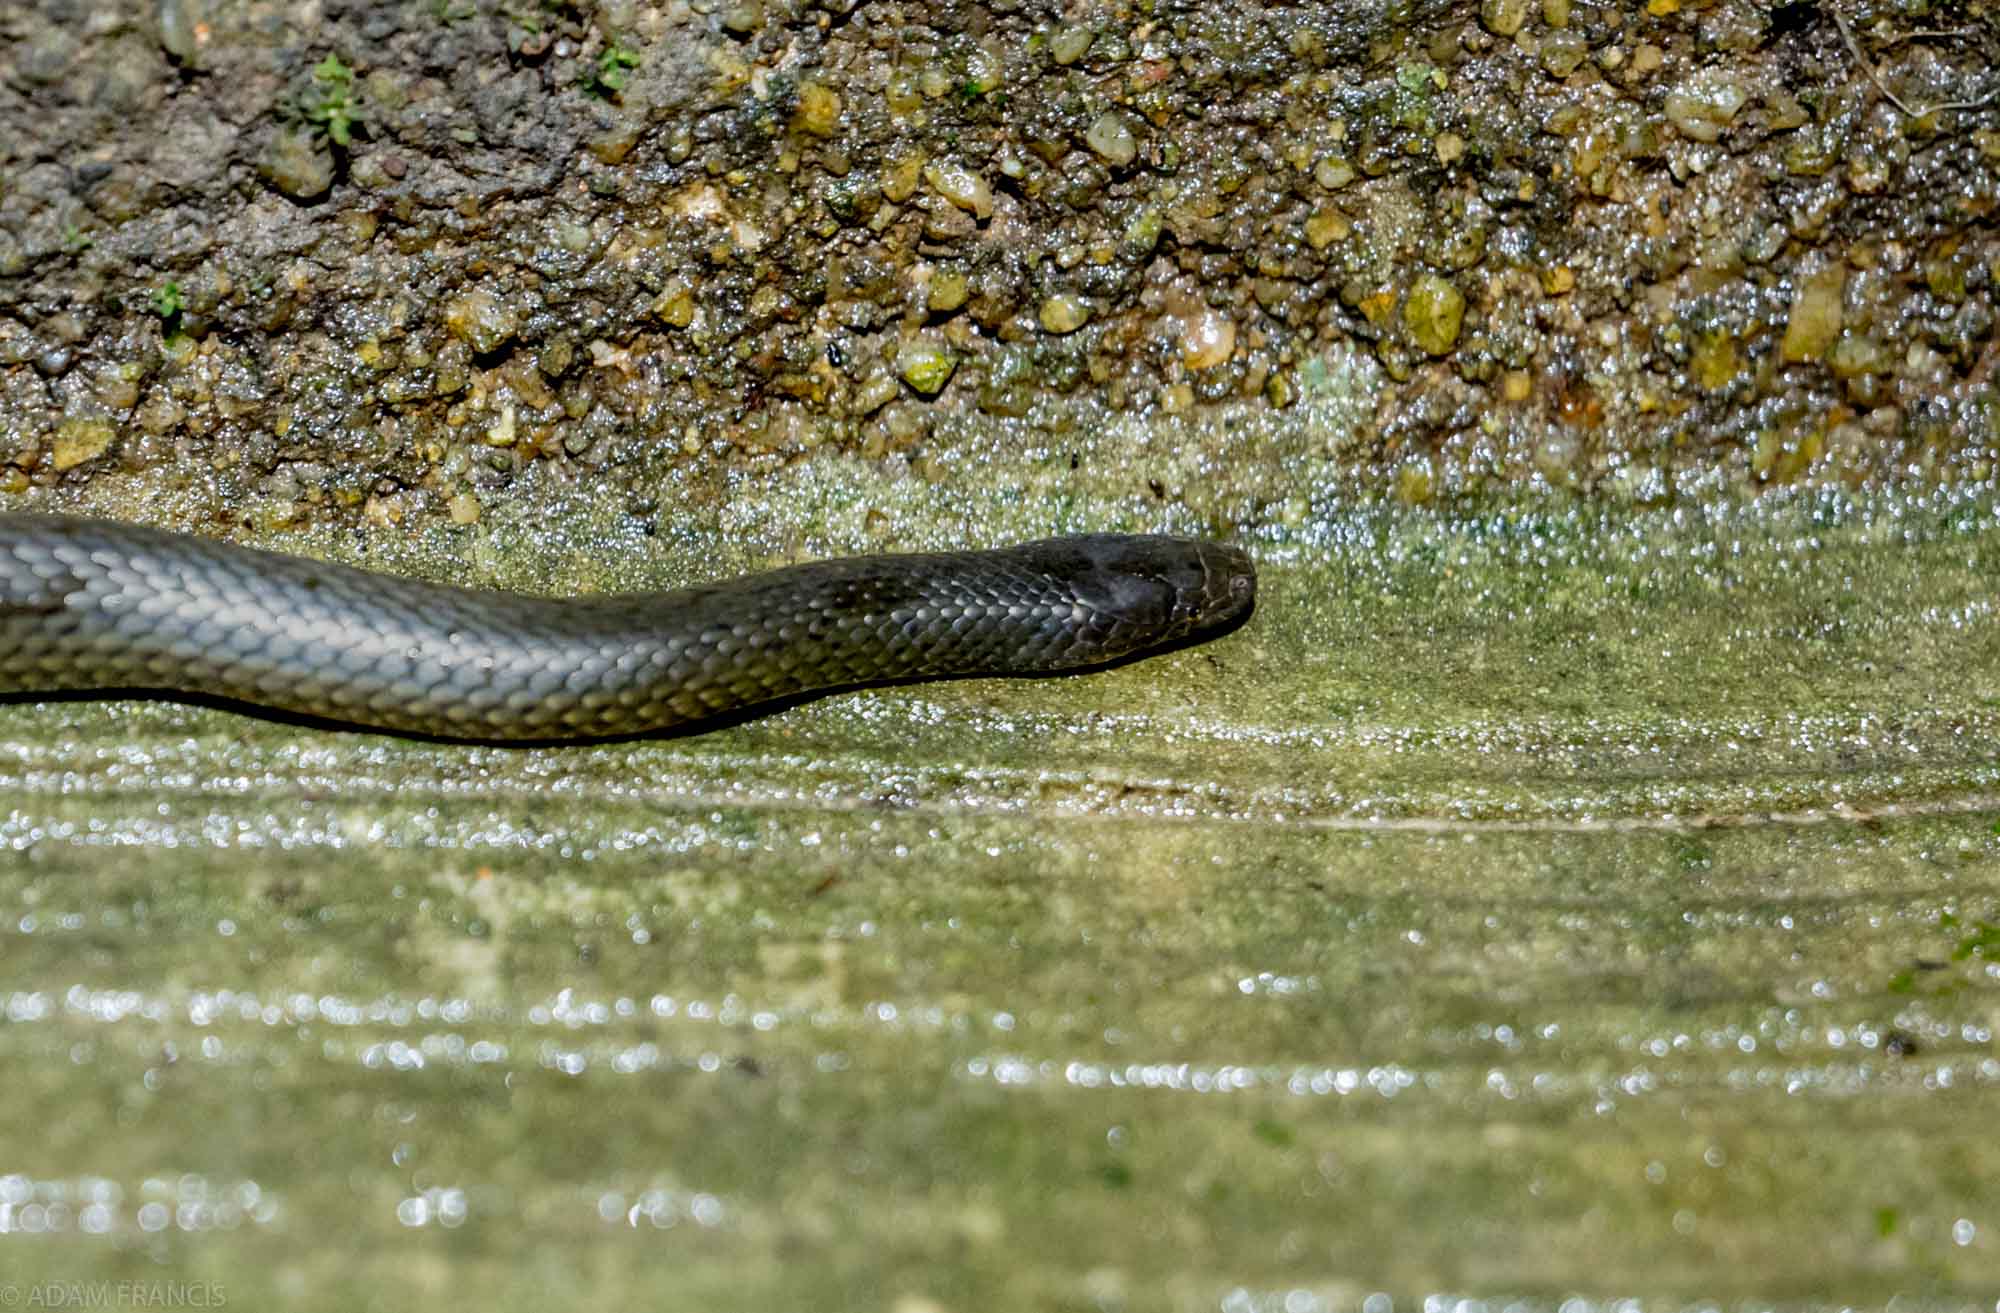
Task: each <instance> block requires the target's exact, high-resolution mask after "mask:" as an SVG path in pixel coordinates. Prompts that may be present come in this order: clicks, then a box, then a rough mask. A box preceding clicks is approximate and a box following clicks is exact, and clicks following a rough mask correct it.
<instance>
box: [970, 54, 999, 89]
mask: <svg viewBox="0 0 2000 1313" xmlns="http://www.w3.org/2000/svg"><path fill="white" fill-rule="evenodd" d="M1003 72H1004V70H1003V69H1002V67H1001V63H1000V56H998V55H996V54H994V53H993V52H992V51H991V50H988V49H987V48H986V47H984V46H980V47H979V48H978V49H976V50H974V51H973V52H972V54H971V55H969V56H968V57H967V58H966V61H965V94H966V95H968V96H984V95H987V94H988V93H990V92H994V91H998V90H999V89H1000V83H1001V80H1002V75H1003Z"/></svg>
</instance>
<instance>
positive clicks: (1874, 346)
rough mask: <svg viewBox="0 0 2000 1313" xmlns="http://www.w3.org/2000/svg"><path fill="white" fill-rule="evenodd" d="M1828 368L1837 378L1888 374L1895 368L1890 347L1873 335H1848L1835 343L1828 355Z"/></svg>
mask: <svg viewBox="0 0 2000 1313" xmlns="http://www.w3.org/2000/svg"><path fill="white" fill-rule="evenodd" d="M1826 364H1827V368H1829V369H1831V370H1832V371H1833V374H1834V377H1835V378H1841V379H1849V378H1861V377H1864V376H1866V375H1869V374H1887V373H1889V372H1890V371H1891V370H1893V369H1894V368H1895V360H1894V358H1893V357H1891V356H1890V354H1889V352H1888V349H1887V348H1885V347H1884V346H1883V345H1882V344H1881V343H1880V342H1878V341H1876V340H1875V339H1874V338H1872V337H1856V336H1852V335H1850V336H1846V337H1843V338H1841V339H1840V340H1839V341H1837V342H1835V343H1834V344H1833V347H1832V349H1831V350H1829V351H1828V352H1827V355H1826Z"/></svg>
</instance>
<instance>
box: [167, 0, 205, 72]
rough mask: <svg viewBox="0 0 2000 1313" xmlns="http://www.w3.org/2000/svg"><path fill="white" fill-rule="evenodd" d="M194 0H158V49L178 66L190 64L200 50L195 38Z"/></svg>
mask: <svg viewBox="0 0 2000 1313" xmlns="http://www.w3.org/2000/svg"><path fill="white" fill-rule="evenodd" d="M193 3H194V0H160V10H159V13H160V48H161V49H163V50H165V51H166V52H167V53H168V54H169V55H171V56H173V58H174V61H175V62H176V63H179V64H192V63H193V62H194V57H195V54H196V52H197V51H198V50H199V49H200V46H199V44H198V41H197V38H196V36H195V22H196V19H195V15H194V14H193V13H192V12H191V11H192V9H193Z"/></svg>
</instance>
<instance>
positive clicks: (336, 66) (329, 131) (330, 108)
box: [299, 55, 368, 150]
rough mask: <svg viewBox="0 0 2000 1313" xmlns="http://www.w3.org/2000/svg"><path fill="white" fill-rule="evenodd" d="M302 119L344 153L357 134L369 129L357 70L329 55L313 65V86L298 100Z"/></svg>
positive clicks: (338, 57)
mask: <svg viewBox="0 0 2000 1313" xmlns="http://www.w3.org/2000/svg"><path fill="white" fill-rule="evenodd" d="M299 116H300V117H301V118H303V119H304V120H305V121H306V122H308V123H310V124H312V125H313V126H314V127H316V128H318V129H320V130H321V131H322V132H324V133H326V135H327V138H328V139H329V140H331V141H332V142H333V144H334V145H336V146H339V147H341V148H342V149H343V150H344V149H346V147H347V146H348V145H349V144H350V143H351V142H352V141H353V140H354V130H355V129H356V128H357V127H366V126H367V122H368V111H367V108H366V107H365V106H364V105H363V104H362V97H361V93H360V92H359V91H357V90H356V89H355V86H354V70H353V69H351V68H349V67H348V66H347V65H345V64H343V63H341V62H340V56H339V55H328V56H327V57H326V58H325V59H322V60H321V61H319V63H317V64H315V65H313V71H312V85H311V86H309V87H307V88H306V90H305V91H304V92H302V93H301V94H300V96H299Z"/></svg>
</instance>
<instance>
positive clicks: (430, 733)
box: [0, 512, 1257, 743]
mask: <svg viewBox="0 0 2000 1313" xmlns="http://www.w3.org/2000/svg"><path fill="white" fill-rule="evenodd" d="M1256 589H1257V574H1256V568H1255V566H1254V565H1253V564H1252V561H1251V559H1250V557H1249V555H1248V554H1247V553H1246V552H1244V551H1243V550H1242V549H1241V548H1238V547H1235V546H1231V545H1227V544H1223V543H1219V542H1213V541H1208V540H1203V539H1194V538H1177V537H1167V536H1162V535H1151V534H1088V535H1080V536H1070V537H1061V538H1049V539H1045V540H1042V541H1039V542H1029V543H1023V544H1019V545H1016V546H1011V547H1002V548H997V549H990V550H980V551H958V552H942V553H925V554H895V555H872V556H856V557H844V558H834V559H829V560H820V561H812V562H807V563H804V564H798V565H791V566H785V567H781V568H778V569H773V570H769V571H765V572H763V573H758V574H751V575H747V576H744V577H742V578H736V579H730V580H726V581H722V582H716V583H709V584H703V585H699V586H695V587H690V588H683V589H678V590H674V591H667V592H650V593H622V594H615V595H614V594H598V595H585V596H580V597H568V598H550V597H543V596H536V595H530V594H523V593H514V592H502V591H494V590H484V589H475V588H465V587H458V586H454V585H450V584H442V583H434V582H428V581H424V580H419V579H412V578H405V577H400V576H395V575H386V574H378V573H373V572H370V571H366V570H360V569H356V568H353V567H350V566H345V565H340V564H334V563H329V562H325V561H319V560H313V559H310V558H306V557H301V556H291V555H285V554H281V553H276V552H269V551H262V550H257V549H252V548H248V547H242V546H238V545H234V544H231V543H227V542H224V541H221V540H218V539H212V538H206V537H201V536H195V535H188V534H181V533H173V532H167V531H164V530H160V529H155V528H149V527H145V526H141V525H135V524H126V523H121V522H113V521H108V520H99V519H86V518H79V517H73V516H65V515H50V514H40V513H32V512H4V513H0V696H13V697H14V698H15V699H16V700H19V699H20V698H22V697H32V695H35V694H60V695H65V696H149V697H158V698H168V699H178V700H183V701H194V702H219V703H221V704H223V705H225V706H228V707H230V708H232V709H236V710H241V711H249V712H253V713H255V712H263V713H265V714H267V715H276V716H279V717H296V718H303V719H305V720H309V721H316V722H332V723H335V724H338V725H342V726H346V727H350V728H359V729H365V730H376V731H384V732H388V733H394V734H402V735H410V736H417V737H425V738H441V739H463V740H475V741H482V742H492V743H528V742H551V741H553V742H562V741H568V740H588V739H610V738H624V737H634V736H645V735H656V734H667V733H686V732H693V731H696V730H699V729H701V728H702V727H704V726H713V725H717V724H722V723H730V722H732V721H733V720H736V719H744V718H747V717H748V716H749V715H751V714H755V713H756V711H757V709H760V708H762V709H777V708H779V707H782V706H788V705H791V704H792V703H793V702H795V701H799V700H804V699H805V698H808V697H810V696H814V695H818V694H821V693H827V692H832V691H836V690H841V689H850V688H856V687H862V686H870V685H881V684H893V683H904V682H910V681H917V680H927V679H945V678H955V677H966V676H985V675H992V676H1014V675H1043V674H1053V673H1058V672H1067V671H1076V670H1082V669H1086V668H1090V667H1101V666H1107V665H1111V664H1115V663H1122V662H1125V661H1127V660H1131V659H1134V658H1137V657H1140V656H1143V655H1146V654H1151V653H1155V652H1158V651H1160V650H1163V649H1168V648H1174V647H1180V646H1186V645H1188V644H1191V643H1194V642H1199V641H1203V640H1205V639H1206V638H1209V637H1212V636H1215V635H1218V634H1220V633H1222V632H1224V631H1226V630H1228V629H1231V628H1234V627H1235V626H1237V625H1239V624H1240V623H1242V622H1243V620H1244V619H1246V618H1247V617H1248V615H1249V614H1250V612H1251V610H1252V609H1253V607H1254V605H1255V599H1256Z"/></svg>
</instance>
